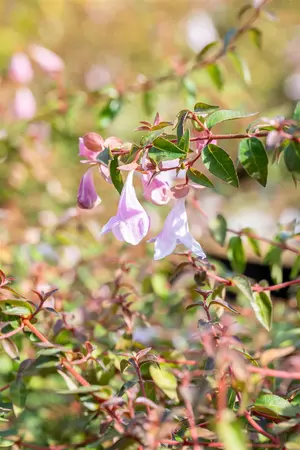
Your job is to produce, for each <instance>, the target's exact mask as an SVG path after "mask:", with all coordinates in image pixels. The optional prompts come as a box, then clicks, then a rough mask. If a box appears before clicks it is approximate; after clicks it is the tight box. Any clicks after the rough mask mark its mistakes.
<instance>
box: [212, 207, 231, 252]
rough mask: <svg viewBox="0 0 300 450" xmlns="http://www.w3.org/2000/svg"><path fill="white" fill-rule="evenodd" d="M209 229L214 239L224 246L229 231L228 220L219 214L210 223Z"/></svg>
mask: <svg viewBox="0 0 300 450" xmlns="http://www.w3.org/2000/svg"><path fill="white" fill-rule="evenodd" d="M209 231H210V233H211V235H212V237H213V238H214V240H215V241H216V242H217V243H218V244H220V245H221V246H222V247H223V246H224V243H225V239H226V233H227V222H226V220H225V218H224V217H223V216H222V215H221V214H218V215H217V217H216V218H215V219H213V220H212V221H211V222H210V223H209Z"/></svg>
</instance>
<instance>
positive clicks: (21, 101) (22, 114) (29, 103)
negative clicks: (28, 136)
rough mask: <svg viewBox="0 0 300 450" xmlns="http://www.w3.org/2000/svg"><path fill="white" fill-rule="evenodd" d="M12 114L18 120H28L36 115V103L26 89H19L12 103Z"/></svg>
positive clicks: (29, 91)
mask: <svg viewBox="0 0 300 450" xmlns="http://www.w3.org/2000/svg"><path fill="white" fill-rule="evenodd" d="M13 109H14V114H15V116H16V117H17V118H18V119H23V120H30V119H32V118H33V117H34V115H35V113H36V102H35V98H34V95H33V93H32V92H31V90H30V89H29V88H28V87H25V86H24V87H20V88H19V89H18V90H17V92H16V94H15V99H14V103H13Z"/></svg>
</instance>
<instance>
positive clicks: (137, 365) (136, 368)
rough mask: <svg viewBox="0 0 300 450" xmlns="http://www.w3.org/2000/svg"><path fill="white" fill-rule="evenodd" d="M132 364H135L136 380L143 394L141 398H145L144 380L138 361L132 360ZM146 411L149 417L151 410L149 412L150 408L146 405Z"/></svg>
mask: <svg viewBox="0 0 300 450" xmlns="http://www.w3.org/2000/svg"><path fill="white" fill-rule="evenodd" d="M134 362H135V371H136V374H137V376H138V379H139V385H140V388H141V392H142V394H143V397H145V398H147V395H146V391H145V384H144V380H143V377H142V373H141V369H140V366H139V364H138V361H136V360H134ZM146 409H147V413H148V415H149V414H150V412H151V410H150V406H149V405H147V404H146Z"/></svg>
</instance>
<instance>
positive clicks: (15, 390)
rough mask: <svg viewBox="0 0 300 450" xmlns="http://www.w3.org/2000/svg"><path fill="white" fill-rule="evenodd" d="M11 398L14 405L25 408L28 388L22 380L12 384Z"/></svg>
mask: <svg viewBox="0 0 300 450" xmlns="http://www.w3.org/2000/svg"><path fill="white" fill-rule="evenodd" d="M10 397H11V401H12V403H13V404H14V405H16V406H18V407H19V408H24V407H25V404H26V398H27V388H26V385H25V384H24V382H23V381H22V380H18V379H17V380H16V381H13V382H12V383H11V384H10Z"/></svg>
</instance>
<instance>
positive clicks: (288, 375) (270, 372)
mask: <svg viewBox="0 0 300 450" xmlns="http://www.w3.org/2000/svg"><path fill="white" fill-rule="evenodd" d="M248 370H249V372H252V373H259V374H261V375H262V376H265V377H274V378H283V379H287V380H300V372H285V371H284V370H275V369H269V368H268V367H266V368H264V367H256V366H249V367H248Z"/></svg>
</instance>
